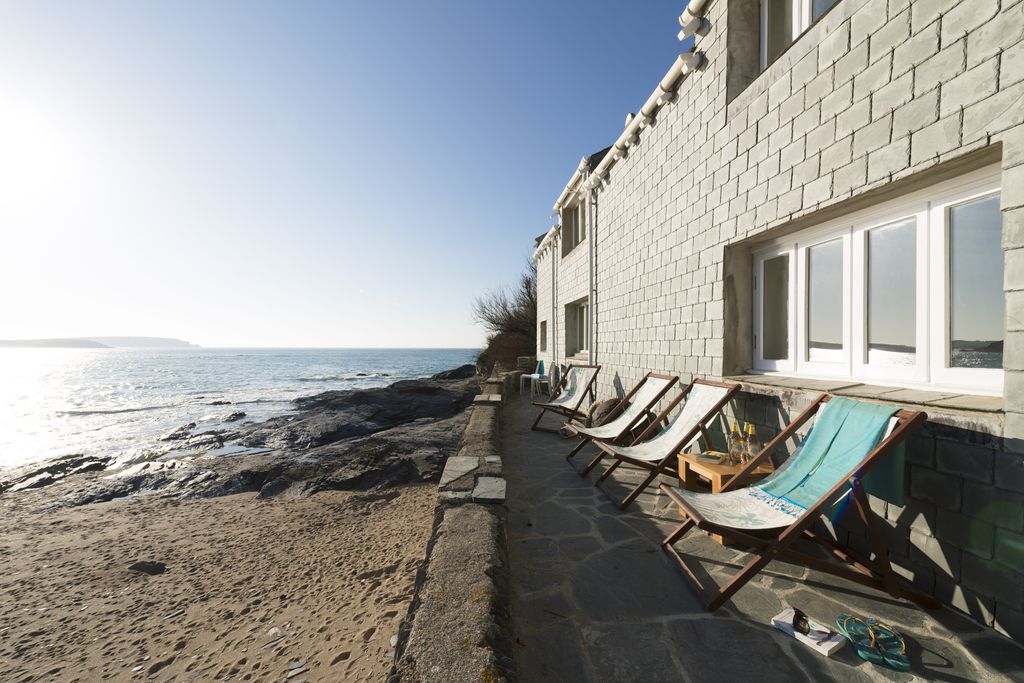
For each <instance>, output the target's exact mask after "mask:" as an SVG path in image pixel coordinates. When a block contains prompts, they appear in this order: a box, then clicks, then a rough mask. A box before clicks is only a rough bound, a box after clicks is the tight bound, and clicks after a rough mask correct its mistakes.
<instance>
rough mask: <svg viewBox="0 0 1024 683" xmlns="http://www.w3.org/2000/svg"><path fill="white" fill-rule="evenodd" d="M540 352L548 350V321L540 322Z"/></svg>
mask: <svg viewBox="0 0 1024 683" xmlns="http://www.w3.org/2000/svg"><path fill="white" fill-rule="evenodd" d="M540 350H541V351H547V350H548V321H547V320H541V321H540Z"/></svg>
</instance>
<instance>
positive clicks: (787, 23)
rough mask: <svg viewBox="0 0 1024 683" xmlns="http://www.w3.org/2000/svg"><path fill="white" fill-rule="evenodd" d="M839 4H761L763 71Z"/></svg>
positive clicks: (793, 0)
mask: <svg viewBox="0 0 1024 683" xmlns="http://www.w3.org/2000/svg"><path fill="white" fill-rule="evenodd" d="M836 2H838V0H761V69H765V68H767V67H768V65H769V64H771V63H772V62H774V61H775V60H776V59H777V58H778V57H779V55H781V54H782V53H783V52H785V51H786V48H788V47H789V46H790V45H792V44H793V43H794V42H795V41H796V39H797V38H799V37H800V34H802V33H803V32H804V31H806V30H807V29H808V27H810V25H811V24H813V23H814V22H816V21H817V20H818V19H820V18H821V17H822V15H824V14H825V12H827V11H829V9H831V8H832V6H833V5H835V4H836Z"/></svg>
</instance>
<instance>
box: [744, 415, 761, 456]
mask: <svg viewBox="0 0 1024 683" xmlns="http://www.w3.org/2000/svg"><path fill="white" fill-rule="evenodd" d="M743 445H744V449H743V451H744V452H743V455H744V458H743V464H744V465H745V464H747V463H748V462H750V461H751V460H753V459H754V458H755V457H757V454H758V453H760V452H761V444H760V443H758V441H757V430H755V429H754V425H753V423H750V422H748V423H747V433H746V435H745V437H744V439H743Z"/></svg>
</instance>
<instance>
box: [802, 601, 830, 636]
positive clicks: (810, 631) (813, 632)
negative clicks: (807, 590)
mask: <svg viewBox="0 0 1024 683" xmlns="http://www.w3.org/2000/svg"><path fill="white" fill-rule="evenodd" d="M793 630H794V631H796V632H797V633H802V634H803V635H805V636H807V637H808V638H812V639H814V640H815V641H822V640H825V639H826V638H828V637H829V636H831V635H832V631H822V630H820V629H816V628H811V620H810V619H808V618H807V615H806V614H804V613H803V612H802V611H800V610H798V609H797V608H796V607H794V608H793Z"/></svg>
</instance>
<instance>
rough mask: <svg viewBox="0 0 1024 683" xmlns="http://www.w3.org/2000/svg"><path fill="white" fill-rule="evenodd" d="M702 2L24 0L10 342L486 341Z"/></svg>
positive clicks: (6, 27) (6, 57) (2, 72)
mask: <svg viewBox="0 0 1024 683" xmlns="http://www.w3.org/2000/svg"><path fill="white" fill-rule="evenodd" d="M683 7H684V3H683V2H668V1H658V2H655V1H645V2H627V1H625V0H616V1H613V0H596V1H595V0H586V1H585V0H578V1H576V2H568V1H565V2H551V1H550V0H525V1H523V2H502V3H499V2H493V1H481V0H462V1H459V2H456V1H455V0H438V1H437V2H412V1H403V2H355V1H353V0H345V1H340V2H295V3H285V2H275V3H264V2H248V1H247V2H220V1H218V2H205V1H203V2H180V1H177V2H160V3H157V2H145V3H137V2H127V1H126V2H118V3H111V2H97V1H93V2H43V1H39V2H35V1H33V2H20V3H12V2H4V3H3V4H0V100H2V102H3V106H2V107H0V231H2V244H3V245H4V249H3V250H2V254H0V259H2V267H0V291H2V292H4V295H3V297H2V298H0V338H35V337H55V336H76V335H103V334H112V335H113V334H120V335H153V336H173V337H181V338H184V339H188V340H190V341H193V342H196V343H199V344H203V345H211V346H230V345H244V346H477V345H479V344H481V343H482V340H483V332H482V330H481V329H480V328H479V327H478V326H476V325H475V324H474V323H473V322H472V319H471V314H470V303H471V301H472V299H473V297H474V296H475V295H476V294H478V293H479V292H481V291H483V290H486V289H489V288H493V287H496V286H498V285H501V284H503V283H508V282H512V281H514V280H515V278H516V276H517V274H518V273H519V272H520V271H521V270H522V268H523V267H524V265H525V262H526V259H527V258H528V256H529V254H530V252H531V250H532V241H533V238H534V237H535V236H536V235H539V234H541V233H542V232H544V231H545V230H546V229H547V228H548V227H549V226H550V225H551V219H550V218H549V212H550V210H551V205H552V203H553V202H554V200H555V198H556V197H557V195H558V193H559V191H560V190H561V189H562V187H563V185H564V184H565V181H566V180H567V179H568V177H569V175H570V174H571V173H572V171H573V169H574V168H575V166H576V164H577V162H578V161H579V159H580V157H582V156H583V155H585V154H587V153H589V152H591V151H595V150H597V149H600V148H602V147H604V146H605V145H607V144H610V143H611V142H612V141H613V140H614V139H615V137H616V136H617V135H618V133H619V132H620V131H621V127H622V123H623V119H624V117H625V115H626V113H627V112H629V111H635V110H636V108H637V107H639V106H640V105H641V104H642V103H643V101H644V100H645V99H646V97H647V95H648V94H649V93H650V92H651V90H652V89H653V88H654V86H655V84H656V83H657V81H658V79H659V78H661V76H662V75H663V74H664V72H665V70H666V69H667V68H668V67H669V65H670V64H671V62H672V61H673V59H674V58H675V55H676V54H677V53H678V52H679V51H680V47H681V46H680V44H679V43H678V42H677V41H676V39H675V33H676V31H677V29H678V25H677V24H676V23H675V22H676V17H677V16H678V14H679V13H680V12H681V11H682V9H683Z"/></svg>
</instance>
